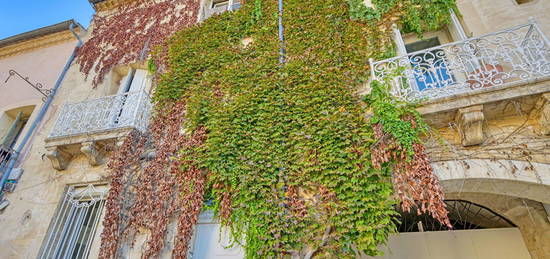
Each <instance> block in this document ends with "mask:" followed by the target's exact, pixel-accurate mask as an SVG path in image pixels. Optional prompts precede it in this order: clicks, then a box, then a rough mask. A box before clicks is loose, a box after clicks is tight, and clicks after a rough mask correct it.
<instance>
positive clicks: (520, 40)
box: [371, 21, 550, 101]
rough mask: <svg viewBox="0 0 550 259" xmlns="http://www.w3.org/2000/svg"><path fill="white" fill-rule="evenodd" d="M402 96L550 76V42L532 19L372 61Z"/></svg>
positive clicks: (432, 95) (437, 93) (376, 75)
mask: <svg viewBox="0 0 550 259" xmlns="http://www.w3.org/2000/svg"><path fill="white" fill-rule="evenodd" d="M371 73H372V76H373V78H375V79H377V80H382V81H384V80H387V81H388V82H390V84H391V86H392V89H391V91H392V93H393V94H394V95H395V96H397V97H398V98H401V99H403V100H406V101H418V100H425V99H437V98H443V97H448V96H452V95H457V94H462V93H468V92H471V91H476V90H479V89H483V88H489V87H498V86H502V85H507V84H518V83H528V82H531V81H536V80H542V79H548V77H550V42H549V41H548V38H546V36H545V35H544V34H543V33H542V31H541V30H540V28H539V27H538V25H537V24H536V22H534V21H531V22H530V23H529V24H525V25H520V26H516V27H514V28H510V29H507V30H503V31H499V32H494V33H490V34H486V35H483V36H480V37H476V38H468V39H466V40H462V41H457V42H453V43H449V44H445V45H440V46H437V47H433V48H429V49H425V50H421V51H417V52H414V53H408V54H406V55H403V56H398V57H394V58H390V59H386V60H382V61H377V62H372V63H371Z"/></svg>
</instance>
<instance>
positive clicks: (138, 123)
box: [49, 91, 151, 138]
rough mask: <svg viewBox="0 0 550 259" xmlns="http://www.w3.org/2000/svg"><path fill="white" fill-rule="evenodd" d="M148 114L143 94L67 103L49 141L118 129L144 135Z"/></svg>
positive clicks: (135, 93)
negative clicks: (127, 129) (131, 129)
mask: <svg viewBox="0 0 550 259" xmlns="http://www.w3.org/2000/svg"><path fill="white" fill-rule="evenodd" d="M150 111H151V102H150V99H149V96H148V95H147V93H145V92H143V91H140V92H129V93H125V94H121V95H112V96H105V97H101V98H97V99H90V100H86V101H83V102H78V103H67V104H65V105H64V107H63V110H62V111H61V113H60V114H59V117H58V118H57V121H56V122H55V125H54V127H53V129H52V131H51V133H50V136H49V137H50V138H57V137H66V136H72V135H80V134H90V133H94V132H103V131H110V130H115V129H120V128H134V129H137V130H139V131H141V132H145V131H146V130H147V124H148V119H149V113H150Z"/></svg>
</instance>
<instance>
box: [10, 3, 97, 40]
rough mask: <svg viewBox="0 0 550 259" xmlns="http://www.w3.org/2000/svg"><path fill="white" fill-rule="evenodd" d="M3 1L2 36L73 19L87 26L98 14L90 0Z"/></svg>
mask: <svg viewBox="0 0 550 259" xmlns="http://www.w3.org/2000/svg"><path fill="white" fill-rule="evenodd" d="M0 3H1V6H0V39H3V38H7V37H9V36H13V35H16V34H19V33H22V32H27V31H31V30H34V29H38V28H41V27H44V26H48V25H52V24H56V23H59V22H62V21H65V20H69V19H75V20H76V21H77V22H79V23H80V24H82V25H83V26H84V27H86V28H87V27H88V24H89V23H90V20H91V19H92V15H93V13H94V9H93V8H92V6H91V5H90V3H88V0H10V1H7V0H6V1H0Z"/></svg>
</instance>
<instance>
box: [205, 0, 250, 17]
mask: <svg viewBox="0 0 550 259" xmlns="http://www.w3.org/2000/svg"><path fill="white" fill-rule="evenodd" d="M239 8H241V2H240V0H207V1H206V3H205V4H204V6H203V11H202V15H201V20H205V19H208V18H209V17H210V16H212V15H215V14H221V13H223V12H225V11H232V10H237V9H239Z"/></svg>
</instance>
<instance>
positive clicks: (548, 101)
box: [537, 93, 550, 135]
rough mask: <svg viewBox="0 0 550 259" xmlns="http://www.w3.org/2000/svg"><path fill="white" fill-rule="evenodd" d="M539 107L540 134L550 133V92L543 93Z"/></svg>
mask: <svg viewBox="0 0 550 259" xmlns="http://www.w3.org/2000/svg"><path fill="white" fill-rule="evenodd" d="M540 105H541V109H540V114H539V117H538V120H537V121H538V124H539V132H540V134H541V135H550V93H544V94H542V96H541V101H540Z"/></svg>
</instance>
